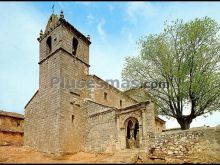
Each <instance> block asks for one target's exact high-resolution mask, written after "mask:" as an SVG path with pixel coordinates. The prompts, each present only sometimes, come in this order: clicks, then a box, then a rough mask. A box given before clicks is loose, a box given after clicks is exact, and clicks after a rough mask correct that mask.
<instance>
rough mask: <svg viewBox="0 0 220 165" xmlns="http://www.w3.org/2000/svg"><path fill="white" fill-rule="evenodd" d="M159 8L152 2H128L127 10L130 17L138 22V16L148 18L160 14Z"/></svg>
mask: <svg viewBox="0 0 220 165" xmlns="http://www.w3.org/2000/svg"><path fill="white" fill-rule="evenodd" d="M158 9H159V8H158V7H155V6H154V5H153V4H152V3H151V2H128V6H127V10H126V12H127V16H128V19H129V20H130V21H135V22H136V21H137V19H138V18H142V19H146V18H148V17H153V16H155V15H156V14H158ZM142 21H143V20H142Z"/></svg>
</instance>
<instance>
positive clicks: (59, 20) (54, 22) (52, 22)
mask: <svg viewBox="0 0 220 165" xmlns="http://www.w3.org/2000/svg"><path fill="white" fill-rule="evenodd" d="M61 24H62V25H64V26H66V27H67V28H68V29H69V30H71V31H72V32H73V33H75V34H76V36H77V37H79V38H81V39H82V40H83V41H85V42H86V43H87V44H89V45H90V44H91V41H90V37H86V36H85V35H83V34H82V33H81V32H80V31H78V30H77V29H76V28H75V27H74V26H73V25H71V24H70V23H69V22H67V21H66V20H65V19H64V14H63V12H62V11H61V14H60V17H58V16H57V15H56V14H51V16H50V18H49V20H48V22H47V26H46V28H45V30H44V33H42V32H41V33H40V37H39V38H38V41H41V40H42V39H43V38H45V37H46V36H48V35H49V34H50V32H51V31H53V29H55V28H56V27H58V26H60V25H61Z"/></svg>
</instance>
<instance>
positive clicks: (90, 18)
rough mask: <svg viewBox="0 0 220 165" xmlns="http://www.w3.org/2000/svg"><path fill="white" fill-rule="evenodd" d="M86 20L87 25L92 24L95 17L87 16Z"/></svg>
mask: <svg viewBox="0 0 220 165" xmlns="http://www.w3.org/2000/svg"><path fill="white" fill-rule="evenodd" d="M87 19H88V21H89V23H92V22H94V21H95V17H94V16H93V15H92V14H89V15H88V16H87Z"/></svg>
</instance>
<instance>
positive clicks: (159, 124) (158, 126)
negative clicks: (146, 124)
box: [155, 118, 166, 132]
mask: <svg viewBox="0 0 220 165" xmlns="http://www.w3.org/2000/svg"><path fill="white" fill-rule="evenodd" d="M165 128H166V125H165V123H163V122H161V121H159V120H157V119H156V118H155V132H162V131H163V130H165Z"/></svg>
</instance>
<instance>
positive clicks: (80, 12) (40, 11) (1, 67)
mask: <svg viewBox="0 0 220 165" xmlns="http://www.w3.org/2000/svg"><path fill="white" fill-rule="evenodd" d="M53 4H54V5H55V13H56V14H59V13H60V10H61V9H62V10H63V11H64V15H65V19H66V20H67V21H68V22H70V23H71V24H72V25H74V26H75V27H76V28H77V29H78V30H79V31H81V32H82V33H83V34H85V35H87V34H89V35H90V36H91V41H92V44H91V46H90V65H91V67H90V73H91V74H96V75H98V76H99V77H101V78H103V79H116V78H117V79H121V70H122V68H123V64H124V59H125V57H126V56H136V55H137V54H138V47H137V45H136V42H137V41H138V39H139V38H140V37H142V36H146V35H148V34H151V33H158V32H161V31H162V30H163V23H164V21H166V20H167V21H168V22H170V21H172V20H175V19H176V18H181V19H183V20H184V21H188V20H191V19H194V18H196V17H199V18H201V17H204V16H209V17H211V18H214V19H215V20H216V21H217V22H218V23H220V12H219V9H220V2H0V9H1V10H0V18H1V23H0V36H1V37H0V75H1V76H0V92H1V93H0V109H3V110H6V111H14V112H18V113H22V114H23V113H24V106H25V105H26V103H27V102H28V101H29V99H30V98H31V97H32V95H33V94H34V93H35V91H36V90H37V89H38V76H39V73H38V72H39V70H38V64H37V63H38V57H39V54H38V53H39V45H38V41H37V37H38V36H39V32H40V29H43V30H44V28H45V26H46V23H47V21H48V19H49V16H50V15H51V13H52V5H53ZM219 119H220V112H215V113H214V115H212V116H209V117H208V118H204V117H199V118H197V119H196V120H194V121H193V123H192V126H201V125H204V124H206V125H210V126H215V125H217V124H220V122H219ZM167 127H168V128H170V127H178V124H177V123H176V121H175V120H170V121H168V122H167Z"/></svg>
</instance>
